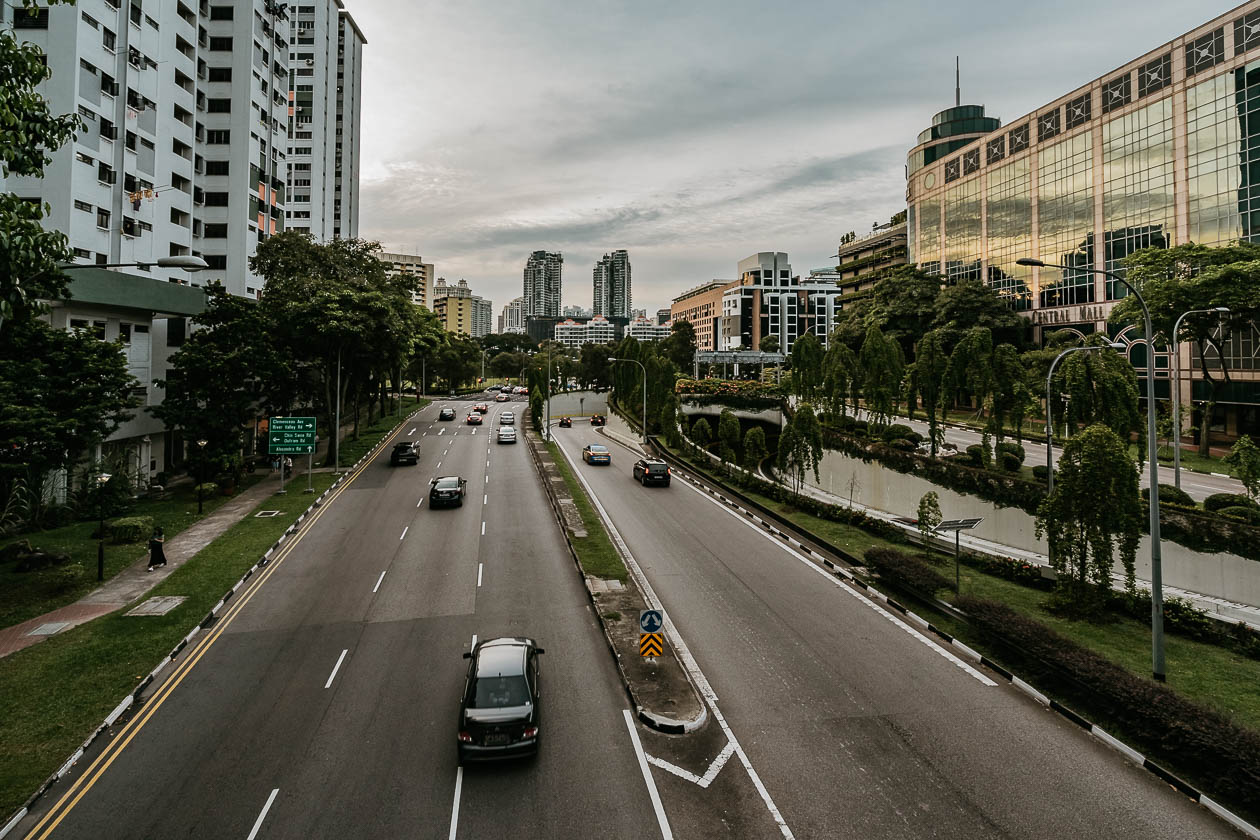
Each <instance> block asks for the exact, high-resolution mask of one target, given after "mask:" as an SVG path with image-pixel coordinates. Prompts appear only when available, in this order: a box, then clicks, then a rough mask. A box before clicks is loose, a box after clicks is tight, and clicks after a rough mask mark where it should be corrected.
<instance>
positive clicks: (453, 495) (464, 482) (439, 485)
mask: <svg viewBox="0 0 1260 840" xmlns="http://www.w3.org/2000/svg"><path fill="white" fill-rule="evenodd" d="M467 492H468V479H466V478H460V477H459V476H457V475H445V476H442V477H441V478H435V479H433V481H431V482H429V507H431V508H432V507H438V506H439V505H455V506H456V507H463V506H464V494H465V493H467Z"/></svg>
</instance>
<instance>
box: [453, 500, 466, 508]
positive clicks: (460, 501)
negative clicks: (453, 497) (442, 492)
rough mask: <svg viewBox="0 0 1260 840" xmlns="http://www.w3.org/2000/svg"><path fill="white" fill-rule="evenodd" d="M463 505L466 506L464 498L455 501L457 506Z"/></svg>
mask: <svg viewBox="0 0 1260 840" xmlns="http://www.w3.org/2000/svg"><path fill="white" fill-rule="evenodd" d="M463 506H464V500H463V499H460V500H459V501H458V502H456V503H455V507H463Z"/></svg>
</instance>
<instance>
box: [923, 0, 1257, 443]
mask: <svg viewBox="0 0 1260 840" xmlns="http://www.w3.org/2000/svg"><path fill="white" fill-rule="evenodd" d="M1253 175H1254V176H1255V177H1252V176H1253ZM906 201H907V206H908V214H907V225H908V231H907V245H908V251H909V261H910V262H911V263H912V264H913V263H917V264H918V265H919V266H921V267H923V268H926V269H929V270H935V271H939V272H940V273H941V274H943V275H945V276H946V277H947V278H948V279H949V280H950V281H956V280H957V279H959V278H967V277H974V278H984V279H985V280H986V281H987V282H988V283H989V285H990V286H992V287H994V288H996V289H998V290H999V291H1000V292H1001V293H1002V294H1004V295H1006V296H1008V297H1009V299H1010V303H1011V306H1012V307H1013V308H1014V309H1016V310H1018V311H1020V312H1022V313H1024V314H1025V315H1026V316H1027V317H1029V318H1031V320H1032V322H1033V324H1034V326H1035V328H1036V333H1037V335H1038V337H1040V336H1041V334H1042V333H1043V332H1047V331H1050V330H1057V329H1073V330H1076V331H1079V332H1080V333H1082V334H1089V333H1092V332H1095V331H1104V330H1107V315H1108V313H1109V312H1110V310H1111V309H1112V307H1113V306H1114V304H1115V301H1117V300H1118V299H1120V298H1122V297H1124V295H1125V289H1124V288H1123V286H1121V285H1120V284H1118V283H1115V282H1114V281H1109V280H1107V278H1105V277H1103V276H1102V275H1098V274H1095V273H1093V272H1092V271H1087V270H1083V269H1085V268H1099V269H1117V268H1119V267H1120V261H1121V260H1123V259H1124V257H1125V256H1126V255H1128V254H1131V253H1133V252H1134V251H1137V250H1139V249H1142V248H1147V247H1165V248H1166V247H1171V246H1173V245H1179V244H1182V243H1186V242H1197V243H1200V244H1205V245H1225V244H1228V243H1230V242H1234V241H1237V240H1253V239H1254V240H1255V241H1260V0H1254V2H1249V3H1246V4H1244V5H1242V6H1239V7H1238V8H1236V9H1234V10H1233V11H1231V12H1228V13H1226V14H1224V15H1221V16H1220V17H1218V18H1216V19H1214V20H1212V21H1209V22H1208V23H1205V24H1204V25H1202V26H1201V27H1199V28H1197V29H1194V30H1192V31H1191V32H1188V33H1186V34H1185V35H1183V36H1181V37H1179V38H1176V39H1174V40H1173V41H1171V42H1169V43H1167V44H1164V45H1162V46H1160V47H1158V48H1156V49H1154V50H1151V51H1150V52H1148V53H1146V54H1145V55H1143V56H1140V57H1138V58H1135V59H1134V60H1132V61H1130V62H1128V63H1127V64H1125V65H1123V66H1121V67H1119V68H1118V69H1116V70H1115V71H1113V72H1111V73H1108V74H1106V75H1105V76H1103V77H1101V78H1098V79H1094V80H1093V81H1091V82H1089V83H1087V84H1085V85H1083V86H1081V87H1079V88H1077V89H1076V90H1073V91H1071V92H1069V93H1066V94H1064V95H1063V96H1061V97H1059V98H1058V99H1056V100H1054V101H1053V102H1050V103H1047V104H1046V105H1044V106H1042V107H1040V108H1038V109H1037V110H1035V111H1033V112H1031V113H1029V114H1025V115H1024V116H1022V117H1020V118H1018V119H1015V120H1010V121H1008V122H1007V123H1006V125H1001V123H999V121H998V120H996V119H994V118H992V117H988V116H986V115H985V113H984V107H983V106H979V105H961V104H959V105H957V106H956V107H954V108H949V109H946V110H944V111H942V112H941V113H939V114H937V115H936V117H935V118H934V119H933V123H932V126H931V127H930V128H929V129H927V130H925V131H924V132H923V133H922V134H920V135H919V142H918V145H916V146H915V147H914V148H913V149H912V150H911V151H910V154H909V160H908V165H907V183H906ZM1020 257H1035V258H1038V259H1041V260H1043V261H1045V262H1047V263H1058V264H1061V265H1064V266H1076V267H1078V268H1068V269H1066V270H1064V269H1052V268H1041V269H1037V268H1028V267H1024V266H1020V265H1017V264H1016V260H1017V259H1019V258H1020ZM1113 332H1114V329H1113ZM1134 332H1135V331H1134V330H1132V329H1130V330H1125V331H1124V332H1122V333H1121V334H1120V338H1121V340H1126V341H1129V342H1130V343H1131V342H1132V341H1134V340H1135V339H1137V340H1139V341H1140V336H1139V335H1134ZM1143 353H1144V349H1142V348H1138V349H1137V352H1136V353H1135V354H1134V355H1133V358H1134V360H1135V361H1138V360H1143V361H1144V359H1145V356H1144V355H1143ZM1227 353H1228V355H1229V357H1230V358H1229V359H1228V362H1229V368H1230V373H1231V378H1233V379H1236V380H1237V381H1235V382H1233V383H1230V384H1228V385H1226V386H1225V397H1224V399H1223V400H1222V402H1224V403H1225V404H1224V405H1222V406H1220V407H1219V409H1218V410H1217V411H1216V412H1215V414H1214V416H1213V418H1212V423H1211V428H1212V431H1213V433H1214V434H1213V440H1217V439H1219V440H1221V441H1227V440H1229V439H1232V438H1234V437H1236V436H1237V435H1240V434H1244V433H1245V434H1251V435H1253V436H1255V435H1257V434H1260V381H1258V380H1260V333H1257V330H1256V328H1255V326H1254V325H1253V326H1252V327H1251V329H1250V331H1248V332H1247V333H1246V334H1242V335H1238V334H1236V335H1234V337H1233V339H1232V340H1231V341H1230V342H1229V344H1227ZM1169 361H1170V359H1169V356H1168V355H1167V353H1166V352H1165V348H1163V347H1160V348H1157V354H1156V363H1157V365H1158V366H1159V367H1160V368H1161V371H1160V372H1157V377H1158V378H1157V381H1156V393H1157V395H1158V396H1160V397H1161V398H1164V399H1166V398H1167V397H1168V395H1169V393H1170V386H1171V381H1170V377H1169V374H1168V371H1169V368H1170V365H1169ZM1211 363H1212V359H1211V358H1210V357H1209V364H1211ZM1218 364H1219V362H1218ZM1197 365H1198V359H1197V357H1195V358H1194V359H1192V358H1191V356H1190V348H1189V347H1183V348H1182V358H1181V370H1182V371H1183V372H1184V373H1183V377H1184V379H1183V381H1182V382H1181V383H1180V387H1181V395H1182V399H1183V400H1184V401H1189V400H1192V399H1193V400H1200V399H1202V398H1203V397H1204V396H1205V395H1206V388H1205V384H1204V383H1203V382H1202V381H1200V379H1199V377H1198V376H1197V375H1192V374H1191V371H1192V370H1193V369H1194V368H1196V367H1197ZM1193 422H1194V424H1195V425H1196V426H1197V425H1198V420H1197V419H1196V420H1194V421H1193Z"/></svg>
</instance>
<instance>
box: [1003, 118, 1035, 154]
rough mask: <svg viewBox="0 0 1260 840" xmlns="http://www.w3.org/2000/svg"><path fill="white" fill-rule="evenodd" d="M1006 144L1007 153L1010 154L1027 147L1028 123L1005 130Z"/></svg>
mask: <svg viewBox="0 0 1260 840" xmlns="http://www.w3.org/2000/svg"><path fill="white" fill-rule="evenodd" d="M1006 144H1007V149H1008V152H1009V154H1012V155H1013V154H1016V153H1018V152H1022V151H1024V150H1025V149H1027V148H1028V144H1029V132H1028V123H1024V124H1023V125H1017V126H1015V127H1014V128H1012V129H1011V130H1010V131H1008V132H1006Z"/></svg>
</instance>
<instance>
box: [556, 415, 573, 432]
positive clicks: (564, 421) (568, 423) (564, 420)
mask: <svg viewBox="0 0 1260 840" xmlns="http://www.w3.org/2000/svg"><path fill="white" fill-rule="evenodd" d="M559 425H560V428H562V429H572V428H573V418H572V417H561V418H560V424H559Z"/></svg>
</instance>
